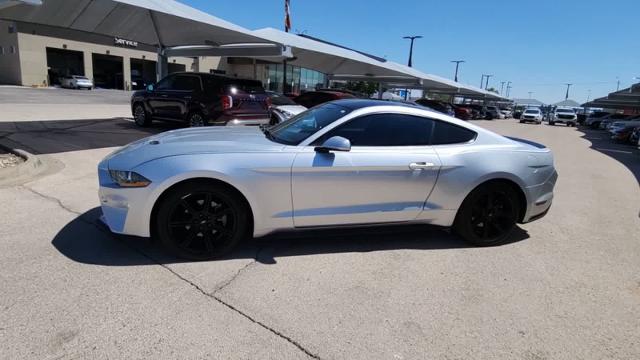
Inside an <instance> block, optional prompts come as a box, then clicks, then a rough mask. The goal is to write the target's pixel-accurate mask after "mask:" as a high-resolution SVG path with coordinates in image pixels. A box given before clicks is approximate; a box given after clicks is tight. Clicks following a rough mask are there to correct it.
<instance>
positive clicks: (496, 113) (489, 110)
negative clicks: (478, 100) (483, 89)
mask: <svg viewBox="0 0 640 360" xmlns="http://www.w3.org/2000/svg"><path fill="white" fill-rule="evenodd" d="M500 118H502V119H504V115H502V114H500V110H498V108H497V107H496V106H485V119H487V120H493V119H500Z"/></svg>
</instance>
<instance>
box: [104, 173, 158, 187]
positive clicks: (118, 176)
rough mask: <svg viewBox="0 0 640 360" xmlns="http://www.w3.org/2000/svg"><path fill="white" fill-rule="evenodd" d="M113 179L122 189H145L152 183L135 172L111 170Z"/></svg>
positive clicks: (110, 174)
mask: <svg viewBox="0 0 640 360" xmlns="http://www.w3.org/2000/svg"><path fill="white" fill-rule="evenodd" d="M109 176H111V179H112V180H113V181H114V182H115V183H116V184H118V185H119V186H121V187H145V186H147V185H149V184H151V181H150V180H149V179H147V178H145V177H144V176H142V175H140V174H138V173H135V172H133V171H121V170H109Z"/></svg>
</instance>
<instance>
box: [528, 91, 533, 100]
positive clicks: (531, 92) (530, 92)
mask: <svg viewBox="0 0 640 360" xmlns="http://www.w3.org/2000/svg"><path fill="white" fill-rule="evenodd" d="M531 94H533V91H529V100H531Z"/></svg>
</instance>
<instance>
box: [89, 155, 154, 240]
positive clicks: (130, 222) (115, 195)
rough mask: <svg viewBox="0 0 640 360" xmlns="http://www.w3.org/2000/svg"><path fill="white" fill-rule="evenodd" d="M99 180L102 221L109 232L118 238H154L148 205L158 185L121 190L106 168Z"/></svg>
mask: <svg viewBox="0 0 640 360" xmlns="http://www.w3.org/2000/svg"><path fill="white" fill-rule="evenodd" d="M98 179H99V183H100V188H99V190H98V196H99V199H100V206H101V209H102V217H101V220H102V222H103V223H104V224H105V225H106V226H107V227H108V228H109V230H111V231H112V232H114V233H117V234H126V235H133V236H142V237H148V236H150V231H149V219H148V215H147V214H149V209H148V208H147V205H148V199H149V198H150V194H151V193H152V191H153V189H154V184H151V185H149V186H147V187H144V188H122V187H119V186H118V185H116V184H114V183H113V181H112V180H111V176H109V172H108V170H107V167H106V166H104V165H103V164H101V165H100V166H99V168H98Z"/></svg>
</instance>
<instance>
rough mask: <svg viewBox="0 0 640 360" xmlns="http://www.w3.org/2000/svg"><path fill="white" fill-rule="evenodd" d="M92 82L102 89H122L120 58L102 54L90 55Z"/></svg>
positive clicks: (122, 77) (122, 79) (122, 78)
mask: <svg viewBox="0 0 640 360" xmlns="http://www.w3.org/2000/svg"><path fill="white" fill-rule="evenodd" d="M92 58H93V59H92V60H93V82H94V83H95V86H96V87H99V88H104V89H120V90H123V89H124V76H123V74H124V72H123V67H122V57H121V56H113V55H104V54H92Z"/></svg>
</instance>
